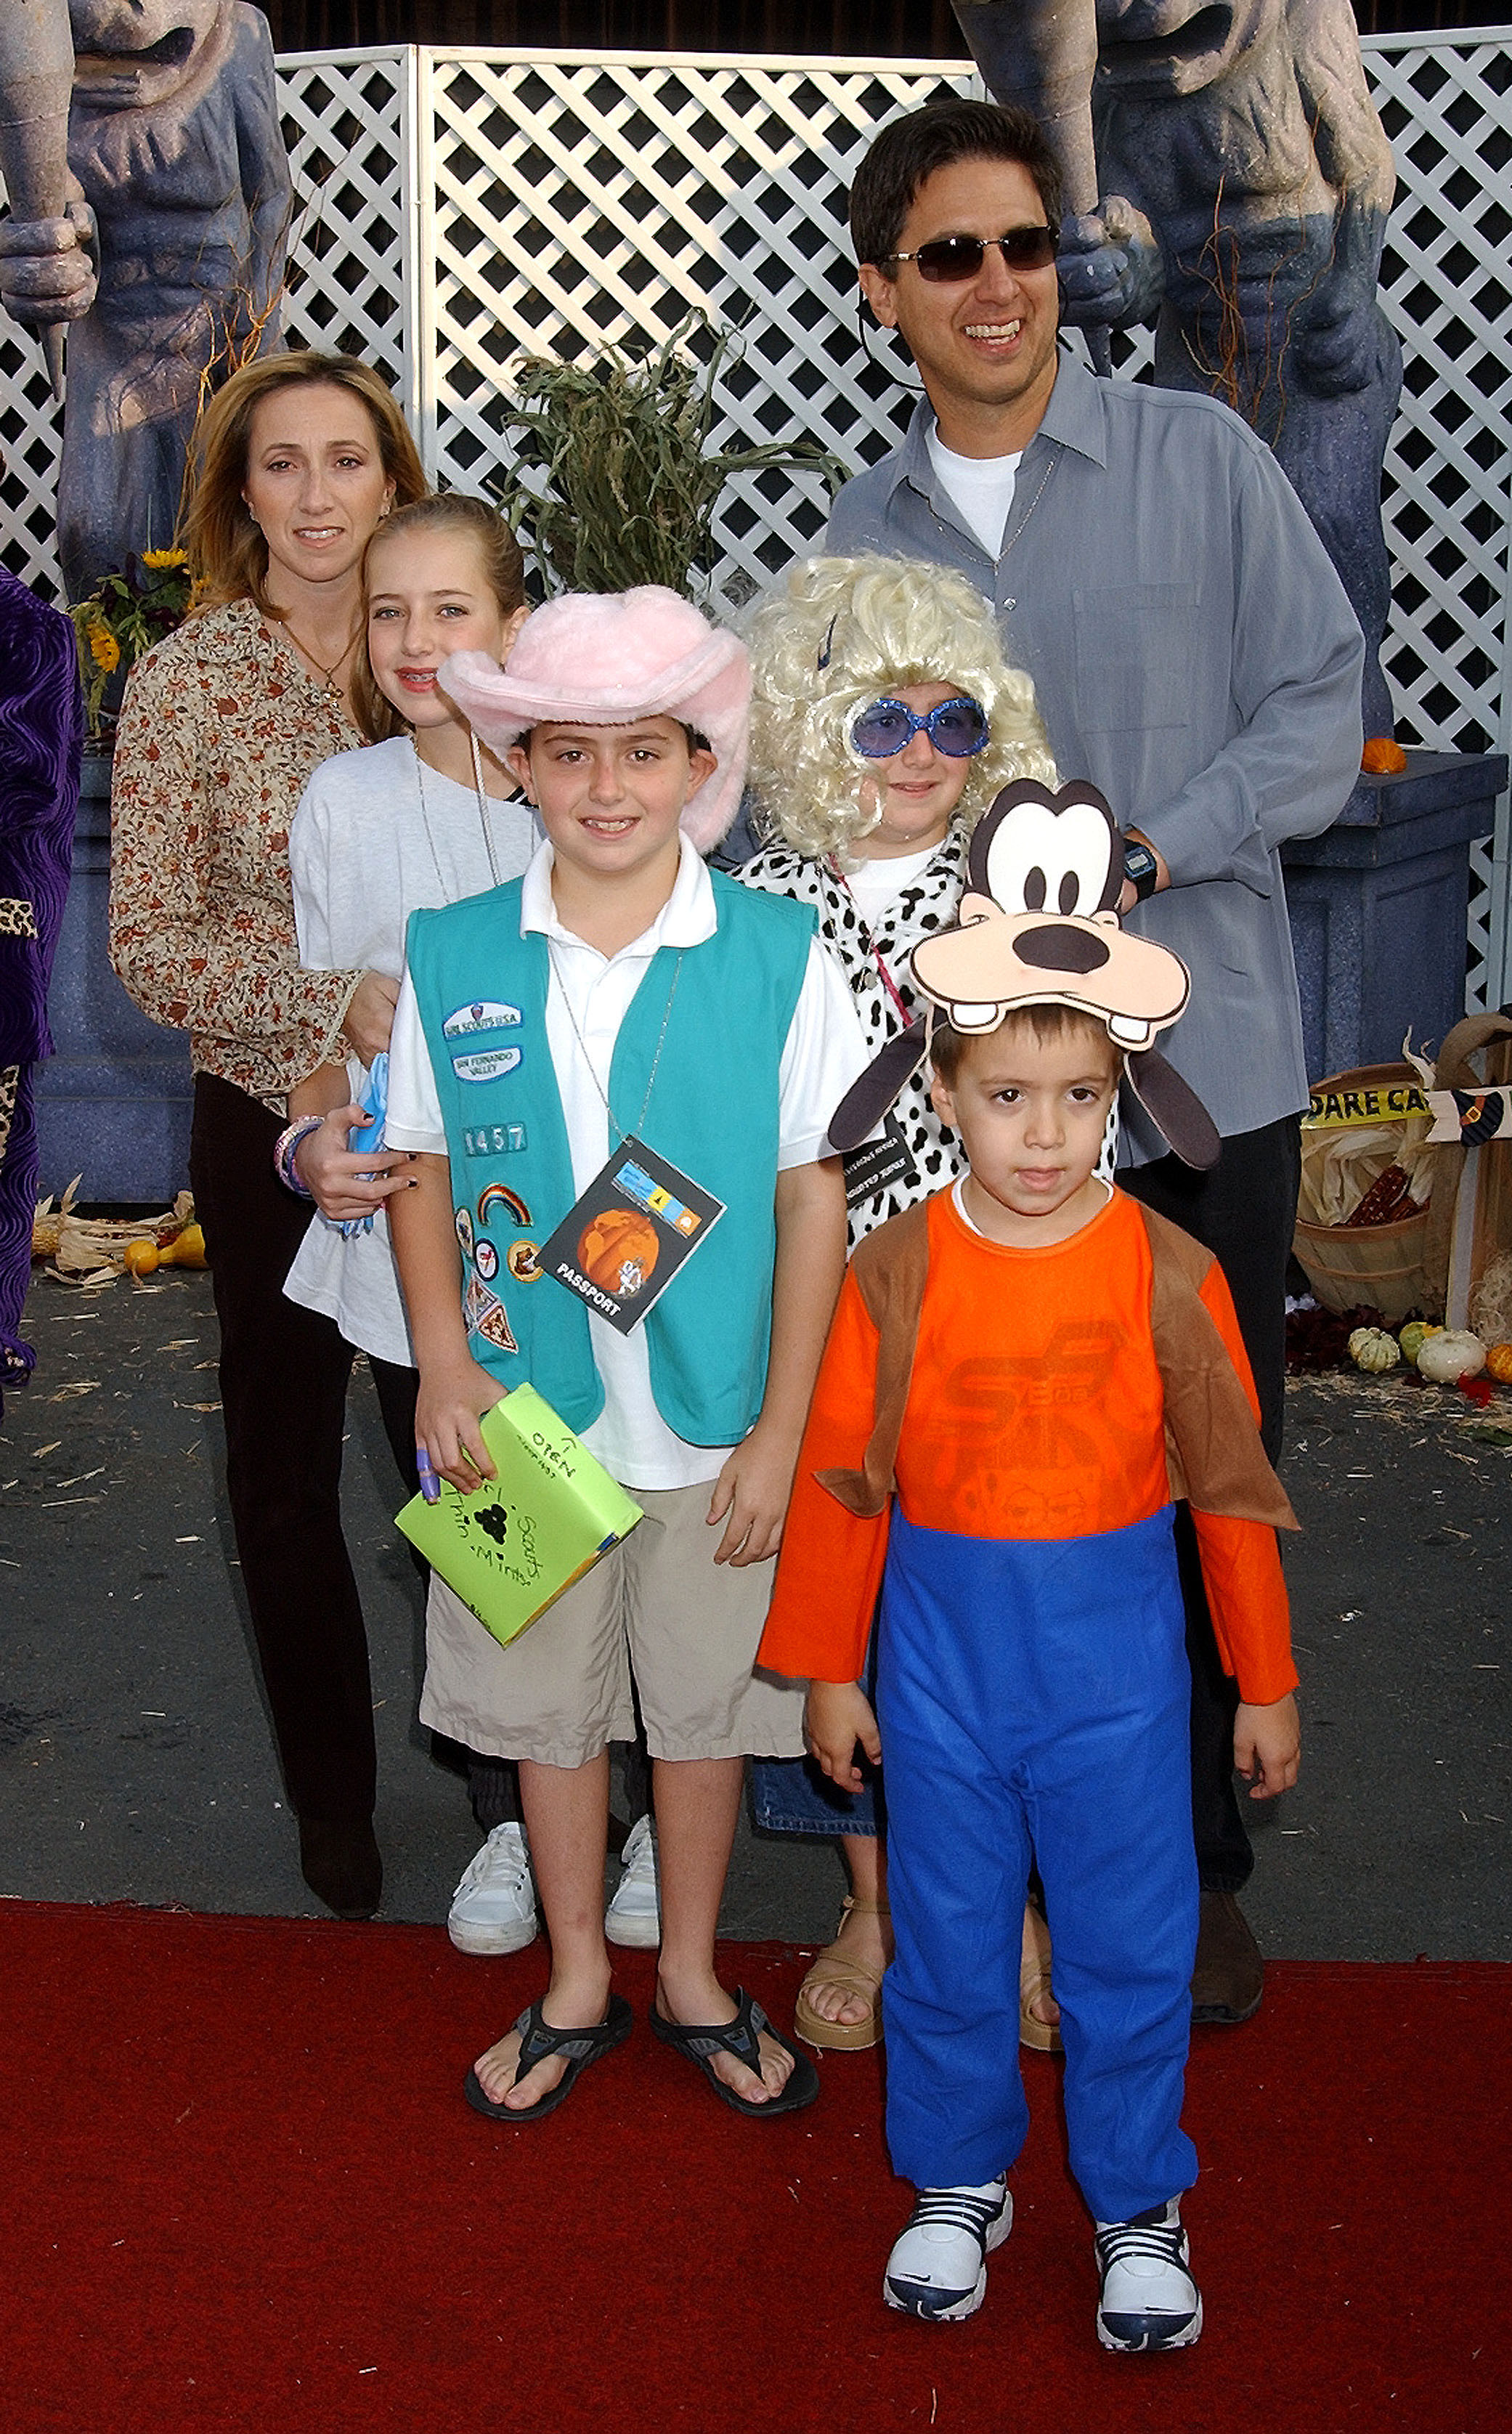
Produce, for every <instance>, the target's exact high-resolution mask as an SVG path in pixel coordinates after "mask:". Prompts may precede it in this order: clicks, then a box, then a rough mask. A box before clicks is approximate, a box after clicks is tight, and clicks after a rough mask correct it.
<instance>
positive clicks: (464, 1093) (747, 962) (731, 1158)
mask: <svg viewBox="0 0 1512 2434" xmlns="http://www.w3.org/2000/svg"><path fill="white" fill-rule="evenodd" d="M709 876H710V879H711V880H712V882H713V891H714V911H715V917H716V920H717V924H718V926H717V928H716V930H715V932H714V934H713V937H711V938H708V939H706V940H705V941H704V942H703V943H702V944H701V945H699V946H696V947H687V948H683V949H681V950H679V949H677V948H671V947H662V948H661V949H660V950H659V951H658V952H657V953H656V954H655V955H654V956H653V957H652V959H651V963H650V965H649V967H648V968H647V971H646V974H645V977H644V980H643V981H642V983H641V986H640V987H639V989H638V990H637V991H636V994H635V997H634V999H633V1000H632V1002H631V1003H630V1006H629V1009H628V1012H627V1014H626V1017H625V1020H624V1021H623V1022H622V1024H621V1025H620V1031H619V1037H618V1038H617V1040H616V1042H615V1046H614V1056H613V1061H612V1064H611V1066H610V1089H609V1096H610V1106H611V1107H612V1109H613V1117H614V1121H613V1123H612V1125H611V1127H610V1145H611V1146H612V1145H613V1143H614V1141H615V1140H616V1138H617V1135H618V1132H619V1130H620V1128H623V1129H624V1130H625V1131H626V1132H627V1133H631V1132H638V1133H639V1136H640V1138H641V1139H642V1140H644V1141H645V1142H646V1144H647V1145H648V1147H650V1148H652V1149H654V1150H656V1151H657V1152H658V1153H659V1155H660V1156H661V1157H664V1158H669V1159H671V1161H672V1162H673V1164H674V1165H676V1166H679V1167H680V1168H681V1169H682V1171H683V1173H684V1174H687V1175H688V1176H690V1177H691V1179H692V1180H693V1181H694V1182H695V1183H697V1184H701V1185H702V1187H703V1189H704V1190H705V1191H712V1192H713V1193H714V1194H715V1195H716V1197H717V1198H718V1199H720V1200H722V1201H723V1202H724V1204H725V1214H724V1215H723V1216H722V1217H721V1218H720V1219H719V1221H718V1223H717V1224H716V1225H715V1226H713V1227H712V1228H711V1230H710V1233H709V1235H708V1238H707V1240H706V1241H705V1242H704V1243H702V1244H701V1245H700V1247H699V1249H698V1250H697V1251H696V1253H695V1254H694V1255H693V1257H692V1258H691V1259H689V1260H687V1261H685V1263H684V1264H683V1265H682V1266H681V1267H680V1268H679V1270H678V1273H677V1275H676V1276H675V1277H673V1279H672V1282H671V1283H670V1284H669V1285H668V1286H667V1288H666V1291H665V1292H664V1293H663V1294H662V1295H661V1297H660V1299H659V1300H658V1301H657V1302H656V1304H655V1305H654V1307H653V1308H652V1309H651V1310H650V1311H648V1312H647V1314H646V1317H645V1318H644V1321H643V1322H642V1324H643V1326H644V1329H645V1335H646V1340H647V1353H648V1358H649V1364H650V1372H651V1391H652V1393H653V1395H654V1396H655V1397H656V1405H657V1409H658V1411H659V1412H660V1413H661V1414H662V1418H663V1419H664V1420H665V1421H666V1423H667V1425H668V1427H669V1428H671V1429H673V1430H675V1431H676V1432H677V1434H678V1435H679V1436H680V1437H683V1438H685V1439H686V1440H687V1441H688V1442H689V1443H690V1444H692V1445H703V1446H728V1445H738V1444H739V1443H740V1441H741V1439H742V1438H743V1437H744V1436H745V1435H746V1434H747V1431H748V1430H749V1429H750V1428H751V1426H752V1425H753V1423H754V1422H755V1420H756V1418H757V1416H758V1414H759V1413H760V1411H761V1406H762V1397H763V1395H764V1394H765V1388H766V1363H767V1355H768V1351H769V1348H770V1341H771V1321H772V1271H773V1266H774V1262H775V1260H776V1250H777V1227H776V1221H775V1215H774V1199H775V1194H776V1190H777V1152H778V1081H779V1071H780V1068H781V1063H782V1048H783V1045H784V1043H785V1041H786V1038H787V1033H788V1026H789V1024H790V1022H791V1021H792V1019H793V1013H794V1009H795V1008H796V1006H797V1004H798V1001H799V991H800V989H801V987H802V985H803V973H804V968H805V967H806V965H807V962H808V953H809V942H810V940H811V939H812V938H813V936H814V934H815V929H816V921H815V916H814V913H813V911H812V909H811V908H810V907H809V906H807V905H802V904H794V903H791V902H789V901H788V900H786V899H785V898H783V897H779V896H765V895H761V894H759V893H758V892H757V891H756V890H755V889H753V888H746V887H741V886H739V885H738V884H737V883H735V882H734V881H732V880H730V879H727V878H725V877H724V876H723V874H722V873H720V872H718V871H711V872H710V874H709ZM520 898H521V883H520V881H519V880H518V879H515V880H510V881H509V882H508V883H507V885H505V886H503V887H499V888H495V889H492V890H491V891H490V893H489V894H488V895H486V896H474V897H471V898H469V899H468V900H466V901H465V902H463V903H461V904H453V905H449V906H446V907H445V908H443V909H442V910H439V911H437V912H426V913H416V914H414V915H412V916H411V918H410V923H409V930H408V936H407V941H406V954H407V958H408V966H409V973H410V978H411V980H412V981H413V983H414V987H415V994H416V998H417V1001H418V1003H419V1007H420V1012H421V1020H422V1021H423V1023H424V1027H425V1041H426V1045H427V1047H428V1049H429V1051H430V1059H431V1070H432V1071H433V1073H434V1075H435V1077H436V1088H437V1091H438V1096H439V1099H440V1103H441V1112H442V1115H443V1117H444V1119H445V1123H446V1142H447V1154H448V1156H449V1157H450V1159H451V1166H452V1197H453V1200H454V1202H455V1211H456V1234H457V1241H458V1243H460V1245H461V1249H462V1256H463V1262H464V1289H465V1298H466V1302H467V1306H468V1316H469V1334H468V1346H469V1349H470V1350H471V1352H472V1355H473V1357H474V1359H475V1360H477V1361H479V1362H480V1363H482V1365H483V1366H484V1367H485V1368H486V1369H488V1370H489V1371H490V1374H491V1375H492V1376H493V1377H495V1378H497V1379H498V1380H499V1383H500V1384H501V1386H505V1387H509V1386H516V1385H519V1384H520V1383H521V1381H522V1380H524V1379H528V1380H530V1382H531V1384H532V1385H533V1386H534V1387H535V1388H536V1389H537V1391H538V1392H539V1393H541V1394H542V1395H544V1396H545V1397H546V1400H547V1401H548V1402H549V1403H551V1404H553V1405H554V1406H555V1408H556V1410H557V1411H558V1412H559V1413H560V1414H561V1416H562V1418H563V1419H564V1420H566V1422H567V1423H568V1426H569V1427H571V1428H574V1429H578V1430H581V1429H585V1428H587V1427H588V1425H589V1424H590V1422H591V1421H593V1420H595V1419H596V1418H597V1417H598V1414H599V1413H600V1412H601V1411H602V1410H603V1408H604V1388H603V1383H602V1380H600V1378H599V1375H598V1371H597V1368H596V1367H595V1365H594V1362H593V1346H592V1341H591V1337H590V1333H589V1325H588V1311H587V1309H586V1308H585V1306H584V1305H583V1303H582V1302H580V1301H579V1300H578V1299H577V1297H576V1294H571V1293H568V1292H566V1291H564V1290H563V1288H562V1287H561V1286H559V1285H557V1284H555V1283H553V1282H552V1280H551V1278H550V1277H546V1276H544V1275H543V1274H542V1273H541V1269H540V1267H539V1265H538V1264H537V1263H536V1260H535V1257H534V1254H535V1252H536V1251H537V1250H538V1249H539V1247H540V1245H541V1243H543V1242H544V1241H545V1239H546V1237H547V1235H548V1234H550V1233H551V1231H552V1230H553V1228H554V1227H555V1226H558V1224H559V1223H560V1221H561V1219H562V1218H563V1217H565V1216H566V1214H567V1211H568V1210H569V1208H571V1207H572V1206H573V1203H574V1201H575V1200H576V1191H575V1189H574V1184H573V1170H572V1157H571V1154H570V1152H569V1149H568V1142H567V1127H566V1124H565V1123H564V1121H563V1117H562V1111H561V1101H560V1098H559V1096H558V1089H557V1081H556V1075H555V1073H554V1072H553V1071H552V1065H551V1057H550V1054H549V1052H548V1049H547V1045H546V992H547V987H548V985H549V982H550V977H551V966H550V959H549V955H548V952H547V947H546V940H545V938H544V936H543V935H542V934H541V933H540V932H539V931H531V932H529V933H528V934H526V935H525V936H524V937H522V936H521V934H520ZM679 958H680V968H679ZM674 972H676V974H677V988H676V993H675V994H674V995H673V998H672V1005H671V1012H670V1015H668V1013H667V1000H668V993H669V991H671V990H672V986H673V975H674ZM663 1017H665V1018H666V1028H665V1035H664V1037H663V1036H662V1021H663ZM659 1037H660V1038H661V1039H662V1051H661V1059H660V1062H658V1063H657V1064H656V1079H655V1084H654V1087H653V1088H652V1089H651V1096H650V1102H649V1105H647V1106H646V1108H645V1114H644V1117H642V1115H641V1108H642V1104H643V1102H644V1100H645V1095H646V1086H647V1083H648V1081H649V1080H650V1076H651V1069H652V1065H653V1062H654V1061H655V1060H656V1056H657V1042H658V1039H659ZM574 1053H575V1054H576V1053H577V1052H576V1050H575V1052H574ZM495 1297H496V1298H497V1301H499V1302H502V1304H503V1318H504V1321H505V1322H506V1323H505V1325H504V1326H503V1327H501V1326H500V1323H499V1318H498V1315H497V1314H494V1313H492V1312H490V1308H489V1305H490V1303H491V1302H493V1301H494V1299H495ZM501 1337H505V1338H512V1339H513V1346H514V1348H513V1349H510V1348H508V1346H507V1342H502V1341H501V1340H500V1339H501Z"/></svg>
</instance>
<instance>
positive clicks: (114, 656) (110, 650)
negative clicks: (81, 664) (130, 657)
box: [89, 626, 121, 676]
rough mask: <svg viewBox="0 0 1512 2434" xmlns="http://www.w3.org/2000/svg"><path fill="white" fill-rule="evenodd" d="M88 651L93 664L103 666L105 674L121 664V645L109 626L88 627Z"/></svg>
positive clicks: (108, 674)
mask: <svg viewBox="0 0 1512 2434" xmlns="http://www.w3.org/2000/svg"><path fill="white" fill-rule="evenodd" d="M89 653H90V657H91V659H92V660H94V664H95V666H96V667H97V668H103V669H104V671H105V673H106V675H107V676H110V675H111V674H112V671H113V670H114V669H116V668H118V667H119V666H120V664H121V645H120V643H118V642H117V641H116V639H115V636H114V635H113V634H112V631H111V629H110V627H109V626H91V627H90V629H89Z"/></svg>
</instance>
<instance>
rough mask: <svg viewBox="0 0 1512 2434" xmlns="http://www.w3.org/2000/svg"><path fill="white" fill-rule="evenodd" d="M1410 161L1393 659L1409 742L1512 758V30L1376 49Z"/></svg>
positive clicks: (1497, 973) (1486, 945) (1397, 249)
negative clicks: (1511, 543) (1511, 538)
mask: <svg viewBox="0 0 1512 2434" xmlns="http://www.w3.org/2000/svg"><path fill="white" fill-rule="evenodd" d="M1366 65H1367V67H1368V70H1369V74H1370V80H1371V84H1372V87H1373V89H1374V92H1375V96H1376V102H1377V106H1378V108H1379V109H1380V111H1381V114H1382V118H1383V122H1384V125H1385V129H1386V132H1387V134H1388V135H1389V137H1390V138H1391V143H1392V148H1393V151H1394V152H1395V155H1396V162H1397V178H1398V198H1397V205H1396V209H1395V211H1394V212H1393V214H1392V216H1391V226H1390V232H1389V239H1388V243H1387V248H1386V256H1385V260H1384V263H1383V266H1382V278H1381V288H1382V300H1383V303H1384V305H1385V309H1386V311H1387V313H1388V314H1389V315H1390V317H1391V319H1392V320H1393V322H1394V323H1395V325H1396V327H1397V330H1398V332H1399V334H1400V338H1401V343H1402V350H1403V354H1404V356H1405V376H1404V379H1403V383H1402V393H1401V410H1400V414H1399V415H1398V417H1397V421H1396V425H1395V427H1394V429H1393V432H1392V435H1391V443H1390V446H1389V448H1388V450H1387V454H1386V469H1385V470H1386V485H1385V499H1386V506H1385V516H1386V535H1387V539H1388V540H1389V542H1390V545H1391V554H1392V560H1393V566H1394V571H1395V583H1394V587H1393V598H1392V616H1391V624H1390V627H1389V629H1388V632H1387V638H1386V649H1385V651H1384V653H1383V660H1384V664H1385V669H1386V674H1387V676H1388V677H1389V678H1390V680H1391V687H1392V692H1393V694H1394V695H1395V698H1396V702H1397V707H1398V712H1399V720H1400V732H1401V733H1402V734H1403V735H1404V736H1408V737H1411V738H1413V739H1415V740H1417V742H1419V743H1424V744H1435V745H1441V746H1446V747H1453V748H1455V749H1458V750H1462V751H1486V750H1487V749H1488V748H1493V747H1494V748H1495V749H1496V750H1498V751H1505V750H1506V749H1507V748H1508V746H1509V745H1512V584H1509V566H1508V534H1509V525H1512V450H1509V444H1508V443H1509V437H1512V435H1509V431H1508V409H1509V407H1512V254H1509V251H1508V238H1509V236H1512V210H1509V208H1508V197H1509V185H1508V163H1509V161H1512V28H1508V27H1502V28H1498V29H1496V30H1495V31H1488V32H1486V34H1481V33H1479V32H1477V33H1475V34H1473V35H1470V34H1467V35H1464V36H1462V37H1460V38H1459V40H1458V41H1456V42H1454V43H1444V42H1442V41H1440V42H1438V43H1434V44H1433V45H1432V46H1431V47H1428V48H1425V47H1423V46H1422V45H1420V44H1417V43H1409V42H1408V41H1407V40H1405V39H1404V38H1402V37H1400V36H1398V37H1386V38H1384V39H1383V40H1382V41H1381V42H1379V43H1372V44H1370V45H1369V46H1368V49H1367V54H1366ZM1507 814H1508V805H1507V800H1506V798H1505V797H1503V802H1502V804H1501V807H1500V814H1499V818H1498V823H1497V833H1496V837H1495V839H1494V841H1493V845H1492V846H1491V847H1490V848H1486V847H1476V848H1473V850H1472V859H1471V898H1470V937H1469V945H1470V968H1469V996H1468V1003H1469V1004H1470V1005H1472V1006H1478V1005H1484V1004H1486V1003H1490V1004H1492V1005H1495V1004H1498V1003H1501V1002H1502V1000H1503V999H1504V998H1506V997H1508V996H1512V936H1509V924H1508V884H1509V879H1512V869H1509V852H1508V844H1509V840H1508V818H1507Z"/></svg>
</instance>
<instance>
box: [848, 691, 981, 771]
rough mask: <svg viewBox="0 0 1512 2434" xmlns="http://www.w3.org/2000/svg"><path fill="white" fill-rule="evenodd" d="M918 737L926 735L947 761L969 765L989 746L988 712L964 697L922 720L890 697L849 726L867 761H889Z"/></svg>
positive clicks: (859, 713)
mask: <svg viewBox="0 0 1512 2434" xmlns="http://www.w3.org/2000/svg"><path fill="white" fill-rule="evenodd" d="M919 734H924V735H927V736H928V738H929V740H930V742H931V744H933V746H935V749H936V752H943V753H944V755H945V757H946V759H947V760H948V761H969V760H970V759H971V754H972V753H973V752H980V751H981V750H982V748H983V746H985V744H986V743H987V740H988V724H987V712H986V711H985V710H984V709H983V708H982V705H981V703H980V702H979V701H973V700H972V699H971V694H964V693H963V694H956V695H955V697H954V700H951V701H942V702H941V703H940V705H939V707H938V709H937V710H932V711H930V712H929V714H928V716H927V717H924V718H920V717H919V715H918V713H917V711H912V710H910V709H909V708H908V705H907V703H906V702H902V701H894V700H893V699H892V698H891V696H890V695H889V696H888V697H887V699H886V700H885V701H874V702H873V703H872V705H871V707H870V709H869V710H858V711H857V712H856V714H855V716H854V718H853V719H852V720H851V745H852V746H853V747H854V749H855V750H856V751H857V752H859V753H860V754H861V757H862V759H863V760H864V761H890V760H891V759H892V756H893V754H894V753H895V752H902V751H904V750H905V749H906V748H907V746H909V745H910V744H911V743H912V742H913V740H914V738H915V736H916V735H919Z"/></svg>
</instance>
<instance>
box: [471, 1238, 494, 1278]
mask: <svg viewBox="0 0 1512 2434" xmlns="http://www.w3.org/2000/svg"><path fill="white" fill-rule="evenodd" d="M472 1264H473V1266H474V1267H475V1268H476V1270H477V1272H478V1274H479V1276H480V1277H482V1278H483V1281H484V1283H485V1284H486V1285H491V1284H492V1282H493V1279H494V1277H496V1276H497V1275H498V1273H499V1246H498V1244H497V1243H490V1241H489V1238H488V1236H487V1235H485V1236H484V1238H483V1240H482V1242H481V1243H479V1244H478V1245H477V1248H476V1249H475V1250H474V1252H473V1254H472Z"/></svg>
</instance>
